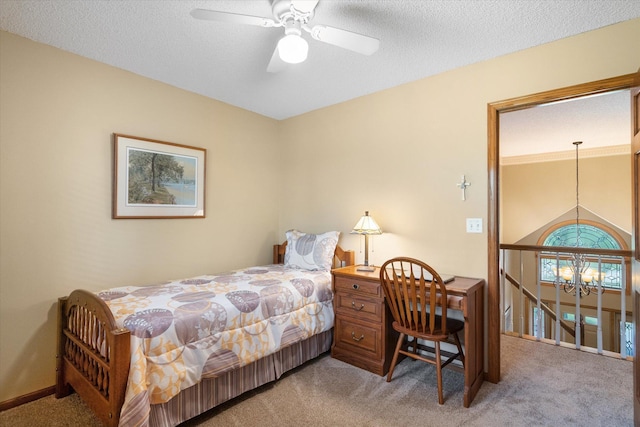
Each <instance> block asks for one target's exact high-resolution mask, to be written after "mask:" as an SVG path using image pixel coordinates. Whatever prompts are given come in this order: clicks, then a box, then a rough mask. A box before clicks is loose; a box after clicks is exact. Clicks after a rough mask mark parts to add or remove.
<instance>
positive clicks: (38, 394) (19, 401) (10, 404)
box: [0, 385, 56, 412]
mask: <svg viewBox="0 0 640 427" xmlns="http://www.w3.org/2000/svg"><path fill="white" fill-rule="evenodd" d="M55 392H56V386H54V385H52V386H51V387H47V388H43V389H42V390H37V391H34V392H33V393H28V394H23V395H22V396H18V397H14V398H13V399H9V400H5V401H4V402H0V412H2V411H6V410H7V409H11V408H15V407H16V406H20V405H24V404H25V403H29V402H33V401H34V400H38V399H42V398H43V397H47V396H49V395H50V394H53V393H55Z"/></svg>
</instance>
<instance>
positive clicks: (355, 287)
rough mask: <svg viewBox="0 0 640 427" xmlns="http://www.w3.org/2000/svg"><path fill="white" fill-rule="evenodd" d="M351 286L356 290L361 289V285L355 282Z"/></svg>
mask: <svg viewBox="0 0 640 427" xmlns="http://www.w3.org/2000/svg"><path fill="white" fill-rule="evenodd" d="M351 287H352V288H353V289H355V290H358V289H360V285H358V284H357V283H354V284H353V285H351Z"/></svg>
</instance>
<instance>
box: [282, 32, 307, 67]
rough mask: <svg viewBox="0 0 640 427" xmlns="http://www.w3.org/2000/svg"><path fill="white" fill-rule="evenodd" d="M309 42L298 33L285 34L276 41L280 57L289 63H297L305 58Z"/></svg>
mask: <svg viewBox="0 0 640 427" xmlns="http://www.w3.org/2000/svg"><path fill="white" fill-rule="evenodd" d="M308 53H309V43H307V41H306V40H305V39H303V38H302V37H300V36H299V35H298V34H287V35H286V36H284V37H283V38H281V39H280V41H279V42H278V54H279V55H280V59H282V60H283V61H284V62H287V63H289V64H299V63H301V62H304V60H306V59H307V54H308Z"/></svg>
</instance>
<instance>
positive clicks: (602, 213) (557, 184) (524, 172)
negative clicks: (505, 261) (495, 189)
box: [501, 141, 631, 248]
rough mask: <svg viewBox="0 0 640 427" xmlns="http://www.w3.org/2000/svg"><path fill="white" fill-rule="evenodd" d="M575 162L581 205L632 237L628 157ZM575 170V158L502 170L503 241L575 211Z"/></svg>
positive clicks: (524, 233) (515, 237)
mask: <svg viewBox="0 0 640 427" xmlns="http://www.w3.org/2000/svg"><path fill="white" fill-rule="evenodd" d="M568 143H570V141H569V142H568ZM579 162H580V165H579V166H580V178H579V179H580V191H579V195H580V206H582V207H584V208H586V209H588V210H589V211H591V212H593V213H594V214H596V215H598V216H599V217H601V218H604V219H605V220H606V221H608V222H609V223H611V224H613V225H615V226H617V227H619V228H621V229H622V230H624V231H625V232H626V233H628V234H631V154H629V155H619V156H607V157H596V158H586V159H580V160H579ZM575 167H576V163H575V160H561V161H555V162H545V163H529V164H522V165H511V166H504V167H502V170H501V172H502V175H501V180H502V192H501V195H502V212H501V225H502V239H501V240H502V243H516V242H518V241H519V240H520V239H522V238H523V237H525V236H527V235H528V234H529V233H532V232H533V231H535V230H537V229H538V228H540V227H542V226H543V225H545V224H547V223H548V222H550V221H553V220H555V219H556V218H559V217H560V216H562V215H564V214H565V213H567V212H569V211H574V210H575V207H576V186H575V179H576V170H575ZM572 217H573V218H575V214H573V216H572ZM530 244H535V242H533V243H530ZM629 248H630V246H629Z"/></svg>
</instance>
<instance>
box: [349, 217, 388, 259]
mask: <svg viewBox="0 0 640 427" xmlns="http://www.w3.org/2000/svg"><path fill="white" fill-rule="evenodd" d="M351 234H364V265H363V266H361V267H358V269H357V270H358V271H374V270H375V269H374V267H373V266H370V265H369V236H370V235H372V234H382V230H381V229H380V226H379V225H378V224H377V223H376V221H375V220H374V219H373V218H371V217H370V216H369V211H365V212H364V216H363V217H362V218H360V220H359V221H358V223H357V224H356V225H355V226H354V227H353V230H351Z"/></svg>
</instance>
